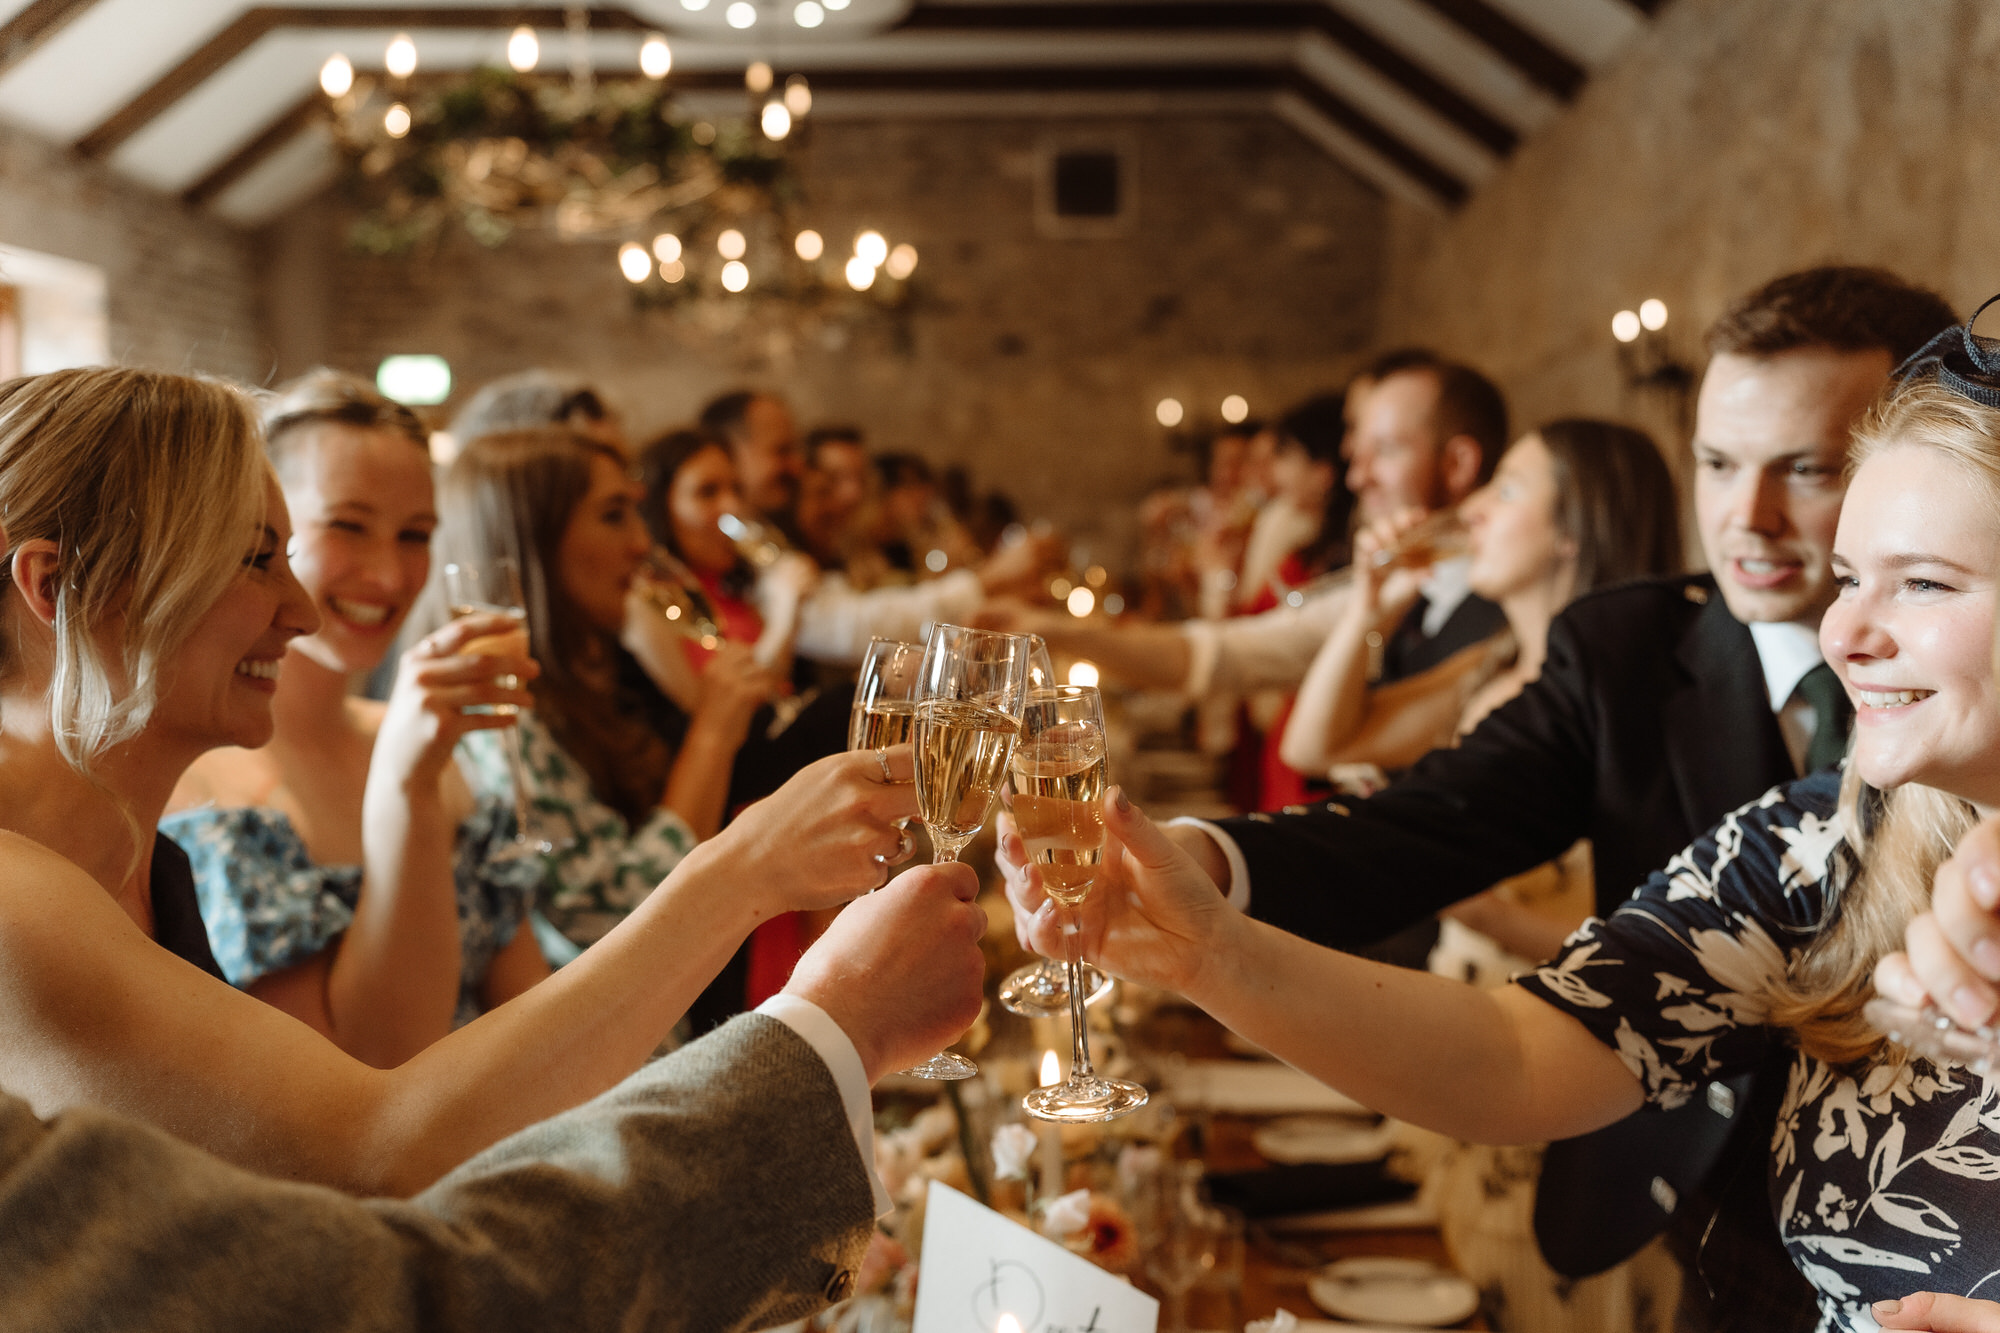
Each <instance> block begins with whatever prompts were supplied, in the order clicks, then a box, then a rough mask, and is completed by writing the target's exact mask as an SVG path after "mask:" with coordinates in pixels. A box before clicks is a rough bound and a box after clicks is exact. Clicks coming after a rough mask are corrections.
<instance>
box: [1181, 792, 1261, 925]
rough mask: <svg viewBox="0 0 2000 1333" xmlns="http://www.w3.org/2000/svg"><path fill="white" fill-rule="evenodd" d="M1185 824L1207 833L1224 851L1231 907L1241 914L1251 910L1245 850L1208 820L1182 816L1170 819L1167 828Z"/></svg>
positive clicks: (1219, 826)
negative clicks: (1227, 867) (1244, 856)
mask: <svg viewBox="0 0 2000 1333" xmlns="http://www.w3.org/2000/svg"><path fill="white" fill-rule="evenodd" d="M1176 824H1185V825H1187V826H1188V827H1189V828H1198V829H1200V830H1201V831H1202V832H1203V833H1206V834H1207V835H1208V836H1209V837H1210V838H1211V839H1212V840H1213V841H1214V843H1215V845H1216V846H1217V847H1220V848H1221V849H1222V859H1223V860H1225V861H1227V862H1228V863H1229V894H1228V902H1229V905H1230V906H1231V907H1233V908H1235V909H1236V910H1237V911H1239V912H1248V911H1249V910H1250V865H1249V863H1248V862H1247V861H1245V860H1244V859H1243V849H1242V848H1241V847H1238V846H1237V845H1236V839H1234V838H1232V837H1230V836H1229V835H1228V834H1227V833H1225V832H1223V831H1222V826H1221V825H1219V824H1211V823H1209V822H1208V821H1207V820H1206V819H1196V818H1195V817H1194V816H1193V815H1182V816H1181V817H1180V818H1178V819H1169V820H1168V821H1167V827H1168V828H1172V827H1173V826H1174V825H1176Z"/></svg>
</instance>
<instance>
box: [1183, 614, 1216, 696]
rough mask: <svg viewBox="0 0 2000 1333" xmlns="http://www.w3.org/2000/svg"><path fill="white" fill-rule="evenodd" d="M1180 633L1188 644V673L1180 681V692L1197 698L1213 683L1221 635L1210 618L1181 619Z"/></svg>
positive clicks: (1206, 691) (1205, 692)
mask: <svg viewBox="0 0 2000 1333" xmlns="http://www.w3.org/2000/svg"><path fill="white" fill-rule="evenodd" d="M1181 634H1182V635H1183V636H1185V637H1186V639H1187V645H1188V673H1187V679H1185V680H1183V681H1182V682H1181V693H1182V694H1185V695H1186V696H1187V697H1188V698H1190V699H1199V698H1201V697H1202V696H1203V695H1205V694H1207V693H1208V690H1209V687H1210V686H1211V685H1213V684H1215V668H1216V664H1217V662H1218V661H1219V660H1220V659H1221V657H1222V635H1221V634H1220V633H1218V632H1217V625H1216V622H1215V621H1211V620H1183V621H1182V622H1181Z"/></svg>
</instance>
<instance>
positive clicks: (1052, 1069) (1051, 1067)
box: [1015, 1051, 1062, 1328]
mask: <svg viewBox="0 0 2000 1333" xmlns="http://www.w3.org/2000/svg"><path fill="white" fill-rule="evenodd" d="M1060 1082H1062V1063H1061V1062H1060V1061H1059V1060H1057V1059H1056V1053H1055V1052H1054V1051H1043V1052H1042V1086H1043V1087H1045V1088H1052V1087H1054V1086H1055V1085H1056V1084H1058V1083H1060ZM1015 1327H1016V1328H1019V1325H1018V1324H1017V1325H1016V1326H1015Z"/></svg>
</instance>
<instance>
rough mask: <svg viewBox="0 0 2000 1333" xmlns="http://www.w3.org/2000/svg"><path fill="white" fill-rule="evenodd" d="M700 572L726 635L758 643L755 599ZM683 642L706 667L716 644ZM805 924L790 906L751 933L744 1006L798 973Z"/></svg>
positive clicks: (760, 622) (700, 667)
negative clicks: (740, 595)
mask: <svg viewBox="0 0 2000 1333" xmlns="http://www.w3.org/2000/svg"><path fill="white" fill-rule="evenodd" d="M695 578H696V579H697V580H698V581H699V582H700V583H701V590H702V592H703V593H705V594H706V595H707V597H708V604H709V609H710V611H712V612H713V613H714V616H715V623H716V625H717V626H719V627H720V628H721V630H722V637H723V638H725V639H727V640H729V641H730V642H731V643H742V644H754V643H756V642H757V640H758V639H759V638H761V637H763V634H764V617H763V616H761V615H759V614H758V612H757V608H756V607H754V606H752V605H751V604H750V603H749V602H746V601H744V600H743V599H742V598H741V597H738V596H736V595H735V594H734V593H731V592H729V591H727V590H725V588H724V587H723V581H722V576H721V575H719V574H711V573H708V572H707V571H706V570H697V571H696V572H695ZM682 644H683V646H684V647H685V648H686V649H687V655H688V661H689V662H691V663H693V664H694V669H695V670H696V671H698V672H699V671H706V670H707V669H708V662H709V659H710V658H712V657H714V656H715V650H714V649H713V648H704V647H702V645H701V644H700V643H699V642H697V641H696V640H694V639H685V640H683V641H682ZM729 813H730V814H731V815H734V814H735V813H736V812H735V811H734V810H732V811H730V812H729ZM803 924H804V922H803V921H802V920H801V918H800V916H799V914H798V913H797V912H785V913H782V914H780V915H778V916H774V917H772V918H771V919H770V920H769V921H766V922H765V923H764V924H763V925H761V926H759V927H757V929H756V930H754V931H752V932H751V933H750V969H749V975H748V977H747V978H746V980H745V981H744V985H743V990H744V996H743V1000H744V1008H746V1009H755V1008H756V1007H757V1006H758V1005H760V1004H762V1003H763V1002H764V1001H766V1000H768V999H770V998H771V997H772V996H773V995H776V994H777V993H778V992H779V991H781V990H783V989H784V988H785V983H786V982H788V981H790V980H791V979H792V969H793V968H795V967H797V966H798V963H799V959H800V958H801V957H802V956H804V954H805V950H806V941H805V935H804V932H803V930H802V929H801V927H802V926H803Z"/></svg>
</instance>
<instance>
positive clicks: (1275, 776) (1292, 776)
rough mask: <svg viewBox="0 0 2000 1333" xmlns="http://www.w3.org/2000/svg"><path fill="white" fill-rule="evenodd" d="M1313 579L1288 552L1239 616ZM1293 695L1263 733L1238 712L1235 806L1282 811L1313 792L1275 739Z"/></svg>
mask: <svg viewBox="0 0 2000 1333" xmlns="http://www.w3.org/2000/svg"><path fill="white" fill-rule="evenodd" d="M1312 577H1313V574H1312V571H1311V570H1310V569H1308V568H1306V562H1305V561H1304V560H1303V559H1301V558H1300V556H1299V553H1298V552H1297V551H1294V552H1292V553H1291V554H1290V555H1288V556H1286V557H1285V558H1284V561H1283V562H1282V563H1281V564H1279V566H1278V570H1277V573H1275V574H1274V575H1272V577H1271V578H1270V580H1269V581H1268V582H1266V583H1265V584H1264V586H1263V587H1261V588H1259V589H1258V590H1257V591H1256V593H1255V595H1254V596H1252V598H1251V599H1250V601H1249V603H1248V604H1247V605H1246V606H1245V607H1244V608H1243V611H1242V614H1244V615H1247V616H1254V615H1257V614H1259V613H1261V612H1264V611H1271V610H1275V609H1276V608H1277V607H1278V605H1279V603H1280V602H1281V601H1282V600H1283V597H1284V595H1285V594H1286V593H1290V592H1293V591H1295V590H1297V589H1299V588H1303V587H1304V586H1305V585H1306V584H1307V583H1308V582H1310V581H1311V579H1312ZM1295 697H1296V696H1294V695H1287V696H1286V697H1285V703H1284V706H1283V707H1282V708H1280V709H1279V710H1278V716H1277V719H1276V720H1275V721H1273V722H1272V723H1271V729H1270V731H1268V732H1260V731H1258V730H1257V728H1256V726H1255V724H1253V723H1252V722H1251V721H1250V715H1249V710H1248V709H1242V710H1239V713H1238V717H1237V723H1238V725H1237V728H1236V735H1237V738H1238V739H1237V742H1236V750H1235V752H1234V753H1232V754H1231V756H1230V762H1229V788H1230V790H1229V797H1230V800H1231V801H1233V802H1234V803H1235V804H1236V805H1237V806H1238V807H1239V808H1240V809H1244V810H1282V809H1284V808H1285V807H1286V806H1288V805H1303V804H1305V803H1306V801H1307V800H1309V799H1310V798H1311V796H1312V792H1311V791H1310V790H1309V789H1308V787H1307V783H1308V782H1309V781H1310V780H1311V779H1309V778H1308V777H1307V776H1306V775H1305V774H1304V773H1301V772H1299V771H1298V770H1297V769H1295V768H1291V767H1289V766H1288V765H1287V764H1286V763H1285V761H1284V760H1282V759H1280V758H1278V741H1279V739H1280V738H1281V737H1283V736H1284V734H1285V723H1286V722H1288V721H1290V720H1291V716H1292V702H1293V699H1294V698H1295Z"/></svg>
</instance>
